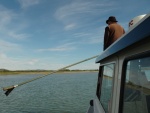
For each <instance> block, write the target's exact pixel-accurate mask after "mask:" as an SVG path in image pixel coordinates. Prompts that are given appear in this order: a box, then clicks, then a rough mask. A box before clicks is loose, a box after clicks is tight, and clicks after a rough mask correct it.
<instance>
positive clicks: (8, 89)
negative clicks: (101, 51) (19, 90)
mask: <svg viewBox="0 0 150 113" xmlns="http://www.w3.org/2000/svg"><path fill="white" fill-rule="evenodd" d="M96 57H98V55H96V56H93V57H90V58H87V59H84V60H82V61H79V62H76V63H74V64H71V65H68V66H65V67H63V68H60V69H58V70H56V71H54V72H51V73H49V74H46V75H43V76H40V77H37V78H33V79H31V80H28V81H25V82H22V83H20V84H17V85H13V86H9V87H4V88H3V91H6V92H5V95H6V96H8V95H9V94H10V93H11V92H12V91H13V89H14V88H16V87H18V86H22V85H24V84H27V83H29V82H32V81H35V80H37V79H40V78H43V77H45V76H48V75H51V74H54V73H57V72H59V71H60V70H63V69H66V68H69V67H72V66H74V65H77V64H80V63H83V62H86V61H88V60H91V59H93V58H96Z"/></svg>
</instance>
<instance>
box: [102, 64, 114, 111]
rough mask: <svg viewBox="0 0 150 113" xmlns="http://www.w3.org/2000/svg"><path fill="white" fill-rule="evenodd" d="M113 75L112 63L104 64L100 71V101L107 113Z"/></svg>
mask: <svg viewBox="0 0 150 113" xmlns="http://www.w3.org/2000/svg"><path fill="white" fill-rule="evenodd" d="M113 75H114V64H110V65H106V66H104V69H103V73H102V77H103V80H102V86H101V96H100V102H101V104H102V106H103V108H104V110H105V112H106V113H108V103H109V101H110V99H111V92H112V83H113Z"/></svg>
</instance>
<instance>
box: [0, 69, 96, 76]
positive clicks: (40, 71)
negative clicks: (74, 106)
mask: <svg viewBox="0 0 150 113" xmlns="http://www.w3.org/2000/svg"><path fill="white" fill-rule="evenodd" d="M53 71H56V70H40V69H39V70H13V71H12V70H7V69H0V75H16V74H48V73H51V72H53ZM97 71H98V69H94V70H92V69H91V70H78V69H77V70H69V69H64V70H60V71H59V72H60V73H69V72H97ZM59 72H58V73H59Z"/></svg>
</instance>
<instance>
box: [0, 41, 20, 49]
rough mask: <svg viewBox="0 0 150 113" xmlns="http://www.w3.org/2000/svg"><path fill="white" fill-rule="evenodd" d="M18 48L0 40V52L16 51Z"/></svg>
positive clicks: (13, 44)
mask: <svg viewBox="0 0 150 113" xmlns="http://www.w3.org/2000/svg"><path fill="white" fill-rule="evenodd" d="M20 48H21V46H20V45H18V44H16V43H12V42H8V41H4V40H0V51H12V50H13V51H16V50H20Z"/></svg>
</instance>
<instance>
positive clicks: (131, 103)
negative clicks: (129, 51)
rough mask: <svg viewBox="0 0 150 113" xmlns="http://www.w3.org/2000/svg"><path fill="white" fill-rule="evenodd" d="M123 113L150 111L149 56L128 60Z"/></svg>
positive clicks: (145, 112)
mask: <svg viewBox="0 0 150 113" xmlns="http://www.w3.org/2000/svg"><path fill="white" fill-rule="evenodd" d="M123 100H124V103H123V113H150V58H149V57H147V58H141V59H136V60H131V61H128V63H127V70H126V80H125V89H124V99H123Z"/></svg>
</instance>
